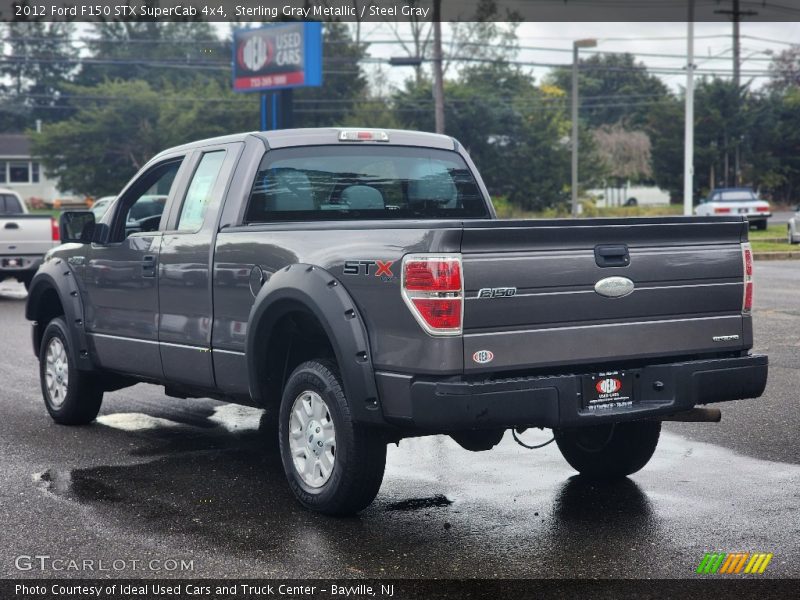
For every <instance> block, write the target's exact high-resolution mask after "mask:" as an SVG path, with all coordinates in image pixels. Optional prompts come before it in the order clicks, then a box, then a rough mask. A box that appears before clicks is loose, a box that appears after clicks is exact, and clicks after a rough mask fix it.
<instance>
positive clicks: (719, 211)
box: [714, 206, 731, 215]
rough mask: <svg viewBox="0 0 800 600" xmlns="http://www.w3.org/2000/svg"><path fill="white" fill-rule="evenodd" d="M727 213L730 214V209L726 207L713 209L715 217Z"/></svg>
mask: <svg viewBox="0 0 800 600" xmlns="http://www.w3.org/2000/svg"><path fill="white" fill-rule="evenodd" d="M729 212H731V209H730V208H728V207H727V206H718V207H717V208H715V209H714V214H715V215H725V214H728V213H729Z"/></svg>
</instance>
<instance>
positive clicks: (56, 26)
mask: <svg viewBox="0 0 800 600" xmlns="http://www.w3.org/2000/svg"><path fill="white" fill-rule="evenodd" d="M0 32H2V35H3V36H4V37H5V38H6V41H5V42H3V43H2V45H3V55H4V57H5V60H4V61H3V62H2V66H0V75H2V76H3V78H4V79H5V80H6V82H5V83H4V84H3V85H2V100H0V111H2V113H3V114H4V118H0V123H2V122H3V121H5V122H6V123H7V124H6V125H5V126H4V129H5V130H7V131H8V130H13V131H19V130H20V126H21V125H22V124H23V123H27V124H28V126H32V125H33V123H34V121H35V120H36V119H41V120H43V121H56V120H58V119H61V118H64V117H65V116H67V115H68V113H69V111H68V108H67V103H66V102H64V100H63V98H62V95H63V91H64V86H65V85H66V84H67V83H69V81H70V80H71V78H72V76H73V75H74V73H75V71H76V69H77V65H76V59H77V49H76V48H75V47H74V46H73V45H72V43H71V40H70V36H71V35H72V34H73V32H74V25H73V24H71V23H43V22H41V21H15V22H11V23H8V24H6V25H5V26H4V27H3V28H2V30H0ZM11 119H13V120H14V121H16V123H14V124H13V125H12V124H11V123H9V122H8V121H9V120H11ZM23 126H24V125H23Z"/></svg>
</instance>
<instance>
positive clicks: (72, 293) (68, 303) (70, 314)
mask: <svg viewBox="0 0 800 600" xmlns="http://www.w3.org/2000/svg"><path fill="white" fill-rule="evenodd" d="M48 290H54V291H55V293H56V295H57V296H58V299H59V301H60V302H61V307H62V308H63V309H64V320H65V321H66V324H67V331H68V332H69V335H70V338H71V340H70V341H71V342H72V343H71V344H70V346H71V348H70V352H71V354H72V358H73V360H74V364H75V365H76V366H77V367H78V369H79V370H81V371H92V370H94V368H95V366H94V362H93V361H92V357H91V352H90V345H89V341H88V337H87V335H86V330H85V328H84V323H85V321H84V312H83V302H82V300H81V294H80V290H79V289H78V282H77V281H76V280H75V274H74V272H73V270H72V267H71V266H70V264H69V261H67V260H64V259H62V258H50V259H49V260H45V262H44V263H42V265H41V266H40V267H39V270H38V271H37V272H36V275H34V277H33V280H32V281H31V286H30V290H29V292H28V299H27V300H26V302H25V318H26V319H28V320H29V321H33V322H34V325H33V340H32V341H33V351H34V354H35V355H36V356H37V358H38V356H39V348H38V347H37V344H36V342H37V340H41V336H42V334H43V333H44V329H43V324H42V323H38V322H37V315H38V314H39V310H40V307H41V302H42V300H43V298H44V295H45V293H46V292H47V291H48Z"/></svg>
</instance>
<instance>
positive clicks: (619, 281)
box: [594, 277, 635, 298]
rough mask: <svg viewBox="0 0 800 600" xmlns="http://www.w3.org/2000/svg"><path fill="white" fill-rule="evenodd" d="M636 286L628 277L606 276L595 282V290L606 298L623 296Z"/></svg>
mask: <svg viewBox="0 0 800 600" xmlns="http://www.w3.org/2000/svg"><path fill="white" fill-rule="evenodd" d="M634 287H635V286H634V285H633V282H632V281H631V280H630V279H628V278H627V277H606V278H605V279H601V280H600V281H598V282H597V283H595V284H594V291H595V292H597V293H598V294H600V295H601V296H605V297H606V298H622V297H623V296H627V295H628V294H630V293H631V292H633V288H634Z"/></svg>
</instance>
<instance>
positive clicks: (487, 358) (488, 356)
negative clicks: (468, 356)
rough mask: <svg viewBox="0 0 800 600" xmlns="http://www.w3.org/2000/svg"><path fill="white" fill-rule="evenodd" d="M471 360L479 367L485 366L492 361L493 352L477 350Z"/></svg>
mask: <svg viewBox="0 0 800 600" xmlns="http://www.w3.org/2000/svg"><path fill="white" fill-rule="evenodd" d="M472 360H474V361H475V362H476V363H478V364H479V365H485V364H486V363H490V362H492V361H493V360H494V352H492V351H491V350H478V351H477V352H476V353H475V354H473V355H472Z"/></svg>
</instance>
